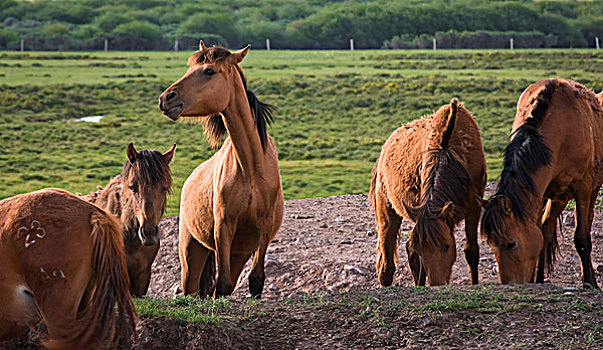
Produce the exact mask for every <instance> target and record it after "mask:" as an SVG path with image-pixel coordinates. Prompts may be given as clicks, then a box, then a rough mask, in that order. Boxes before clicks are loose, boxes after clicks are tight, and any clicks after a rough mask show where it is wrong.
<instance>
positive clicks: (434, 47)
mask: <svg viewBox="0 0 603 350" xmlns="http://www.w3.org/2000/svg"><path fill="white" fill-rule="evenodd" d="M433 49H434V50H437V49H438V46H437V42H436V38H433Z"/></svg>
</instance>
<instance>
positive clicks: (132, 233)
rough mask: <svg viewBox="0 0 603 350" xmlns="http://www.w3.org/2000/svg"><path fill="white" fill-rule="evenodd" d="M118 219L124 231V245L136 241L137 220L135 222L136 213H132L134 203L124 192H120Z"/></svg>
mask: <svg viewBox="0 0 603 350" xmlns="http://www.w3.org/2000/svg"><path fill="white" fill-rule="evenodd" d="M119 219H120V221H121V225H122V228H123V231H124V242H125V243H126V245H128V244H127V243H128V242H129V241H132V240H134V241H135V242H137V243H140V242H139V241H138V236H137V231H138V226H139V225H138V220H136V212H135V211H134V202H133V200H132V197H131V195H127V194H126V193H125V191H123V190H122V191H121V196H120V215H119Z"/></svg>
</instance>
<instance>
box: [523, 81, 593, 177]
mask: <svg viewBox="0 0 603 350" xmlns="http://www.w3.org/2000/svg"><path fill="white" fill-rule="evenodd" d="M526 126H531V127H533V128H535V129H536V130H537V132H538V134H540V135H541V136H542V142H543V143H544V144H545V145H546V146H547V147H548V149H549V150H550V152H551V155H552V160H551V166H550V167H548V168H543V169H542V170H541V171H544V172H548V171H550V172H551V173H550V174H549V175H548V176H541V177H542V178H547V179H549V180H546V181H550V182H552V183H556V182H562V183H560V184H558V185H559V186H560V188H563V187H565V186H568V185H569V183H568V184H566V182H568V181H570V180H571V181H575V180H577V179H581V178H583V179H584V180H586V181H589V182H590V181H591V180H594V181H595V183H597V182H598V183H601V181H603V167H601V166H599V163H600V161H599V160H600V159H602V157H603V111H602V107H601V105H600V104H599V102H598V101H597V96H596V95H595V94H594V93H593V92H592V90H589V89H587V88H585V87H584V86H582V85H581V84H578V83H576V82H574V81H571V80H566V79H546V80H542V81H539V82H537V83H534V84H532V85H530V86H529V87H528V88H527V89H526V90H525V91H524V93H523V94H522V96H521V97H520V100H519V102H518V106H517V113H516V115H515V120H514V123H513V137H515V134H516V133H517V132H519V131H520V130H521V129H522V128H524V129H525V128H526ZM591 177H592V179H591ZM536 178H538V177H536ZM568 179H569V180H568ZM593 185H595V184H593ZM559 186H558V187H559Z"/></svg>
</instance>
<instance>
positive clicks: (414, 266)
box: [406, 241, 425, 286]
mask: <svg viewBox="0 0 603 350" xmlns="http://www.w3.org/2000/svg"><path fill="white" fill-rule="evenodd" d="M406 255H408V265H409V266H410V273H411V274H412V280H413V282H414V283H415V286H420V285H421V270H422V269H421V258H420V257H419V254H418V253H417V252H416V251H414V250H413V249H412V248H411V247H410V241H406ZM422 285H423V286H424V285H425V277H424V278H423V284H422Z"/></svg>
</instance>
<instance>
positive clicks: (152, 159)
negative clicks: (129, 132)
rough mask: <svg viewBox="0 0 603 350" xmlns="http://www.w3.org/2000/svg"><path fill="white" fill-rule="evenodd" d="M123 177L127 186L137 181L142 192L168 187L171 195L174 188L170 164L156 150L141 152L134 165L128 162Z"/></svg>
mask: <svg viewBox="0 0 603 350" xmlns="http://www.w3.org/2000/svg"><path fill="white" fill-rule="evenodd" d="M121 176H122V179H123V180H122V181H124V182H125V185H126V186H128V182H129V181H132V180H133V179H136V182H137V183H138V184H139V186H140V187H141V190H145V189H150V188H153V187H154V186H162V187H166V188H167V190H168V193H169V192H170V191H171V188H172V175H171V172H170V167H169V164H168V163H167V161H166V159H165V158H164V157H163V154H162V153H161V152H159V151H156V150H147V149H145V150H142V151H139V152H138V155H137V157H136V160H135V161H134V163H130V161H126V163H125V164H124V168H123V171H122V173H121Z"/></svg>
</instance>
